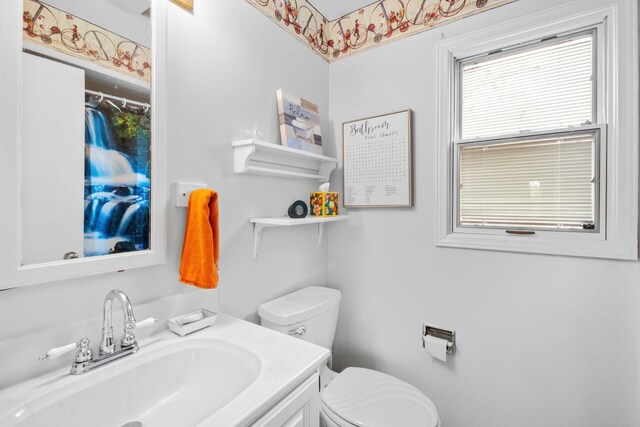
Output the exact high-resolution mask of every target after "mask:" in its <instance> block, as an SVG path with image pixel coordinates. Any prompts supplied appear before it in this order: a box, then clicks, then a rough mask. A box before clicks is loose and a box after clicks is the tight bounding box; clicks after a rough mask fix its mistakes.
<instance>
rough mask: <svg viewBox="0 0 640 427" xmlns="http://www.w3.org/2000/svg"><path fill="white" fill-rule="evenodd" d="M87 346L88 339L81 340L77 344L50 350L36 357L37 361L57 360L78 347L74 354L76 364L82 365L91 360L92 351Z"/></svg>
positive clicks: (88, 343)
mask: <svg viewBox="0 0 640 427" xmlns="http://www.w3.org/2000/svg"><path fill="white" fill-rule="evenodd" d="M89 345H90V342H89V338H82V339H81V340H80V341H78V342H77V343H71V344H67V345H63V346H61V347H55V348H52V349H51V350H49V351H47V352H46V353H45V354H43V355H42V356H40V357H38V360H45V359H57V358H58V357H60V356H62V355H63V354H65V353H69V352H70V351H73V350H75V349H76V348H78V347H79V348H80V350H78V352H77V353H76V362H79V363H83V362H86V361H88V360H91V359H92V358H93V351H92V350H91V348H89Z"/></svg>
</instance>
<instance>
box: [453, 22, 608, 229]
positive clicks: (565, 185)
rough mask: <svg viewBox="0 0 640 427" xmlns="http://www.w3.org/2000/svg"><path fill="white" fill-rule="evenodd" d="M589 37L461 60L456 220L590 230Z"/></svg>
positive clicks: (594, 209)
mask: <svg viewBox="0 0 640 427" xmlns="http://www.w3.org/2000/svg"><path fill="white" fill-rule="evenodd" d="M595 39H596V33H595V32H589V33H580V34H577V35H574V36H571V37H564V38H556V39H552V40H546V41H542V42H537V43H535V44H533V45H529V46H527V47H525V48H522V47H521V48H518V49H512V50H505V51H500V52H499V53H495V54H490V55H486V56H484V57H482V58H479V59H477V58H476V59H472V60H462V61H460V62H459V68H458V70H459V80H458V81H459V94H460V95H459V102H460V105H459V107H458V109H457V111H458V114H459V116H458V124H459V135H460V137H461V140H458V141H457V142H456V147H457V150H458V151H457V176H458V178H457V179H458V188H457V200H458V218H457V224H458V226H461V227H465V226H466V227H495V228H510V227H511V228H531V229H565V230H593V229H595V228H597V225H596V224H598V218H597V217H598V197H599V183H598V168H599V163H598V162H599V151H600V131H599V127H598V126H597V125H593V124H594V122H596V110H595V107H594V106H595V102H596V90H595V84H594V83H595V82H594V75H595V72H596V67H595V56H594V51H595Z"/></svg>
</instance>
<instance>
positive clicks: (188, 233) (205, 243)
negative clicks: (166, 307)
mask: <svg viewBox="0 0 640 427" xmlns="http://www.w3.org/2000/svg"><path fill="white" fill-rule="evenodd" d="M219 253H220V247H219V236H218V193H216V192H215V191H212V190H195V191H193V192H192V193H191V196H190V197H189V208H188V210H187V226H186V227H185V230H184V243H183V245H182V261H181V262H180V281H181V282H183V283H186V284H187V285H192V286H197V287H198V288H204V289H215V288H216V287H218V256H219Z"/></svg>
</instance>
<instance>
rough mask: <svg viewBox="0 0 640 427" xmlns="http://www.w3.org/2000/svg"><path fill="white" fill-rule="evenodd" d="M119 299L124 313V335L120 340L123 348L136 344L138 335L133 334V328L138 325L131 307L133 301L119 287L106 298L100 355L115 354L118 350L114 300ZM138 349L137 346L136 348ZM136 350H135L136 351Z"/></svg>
mask: <svg viewBox="0 0 640 427" xmlns="http://www.w3.org/2000/svg"><path fill="white" fill-rule="evenodd" d="M114 299H117V300H118V301H120V304H121V305H122V312H123V314H124V337H123V338H122V341H121V342H120V345H121V347H122V348H124V347H129V346H136V347H137V344H136V337H135V336H134V335H133V332H131V331H132V330H133V328H135V325H136V317H135V316H134V315H133V307H131V301H130V300H129V297H128V296H127V294H125V293H124V292H122V291H121V290H119V289H114V290H112V291H111V292H109V293H108V294H107V297H106V298H105V299H104V307H103V310H104V317H103V318H102V340H101V344H100V355H105V354H113V353H114V352H115V351H116V343H115V341H114V339H113V326H112V325H113V324H112V319H111V318H112V316H111V315H112V314H113V300H114ZM135 350H137V348H136V349H135ZM135 350H134V352H135Z"/></svg>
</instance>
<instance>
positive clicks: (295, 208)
mask: <svg viewBox="0 0 640 427" xmlns="http://www.w3.org/2000/svg"><path fill="white" fill-rule="evenodd" d="M308 213H309V208H308V207H307V204H306V203H305V202H303V201H302V200H296V201H295V202H293V204H292V205H291V206H289V218H304V217H306V216H307V214H308Z"/></svg>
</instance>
